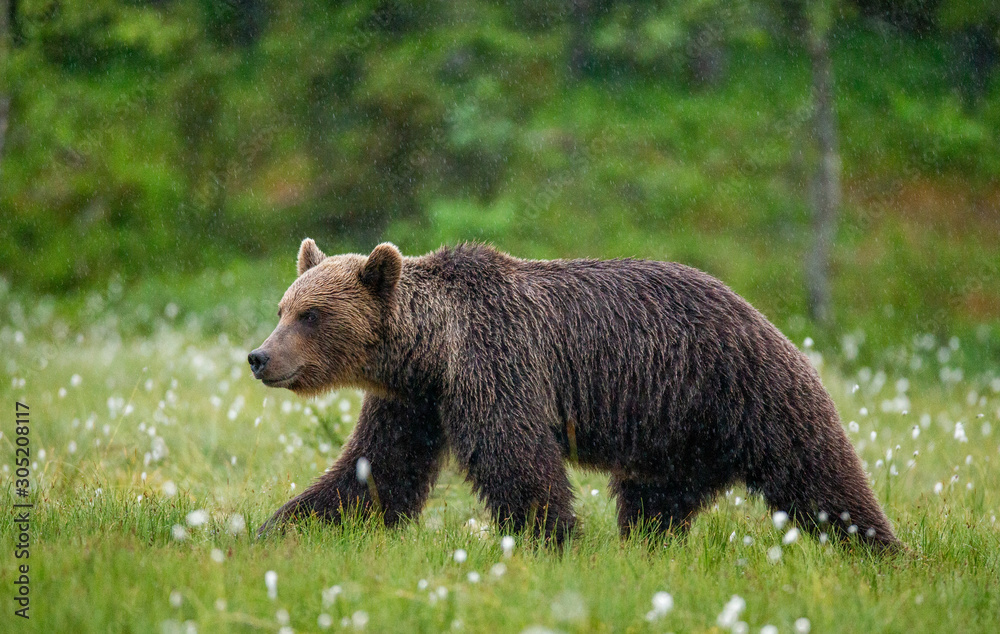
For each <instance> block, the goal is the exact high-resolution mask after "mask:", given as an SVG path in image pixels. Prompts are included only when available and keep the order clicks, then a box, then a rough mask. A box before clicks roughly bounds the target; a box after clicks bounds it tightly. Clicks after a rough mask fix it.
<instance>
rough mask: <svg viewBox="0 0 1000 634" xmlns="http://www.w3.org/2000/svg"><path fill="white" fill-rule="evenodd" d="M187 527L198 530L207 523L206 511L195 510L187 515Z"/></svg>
mask: <svg viewBox="0 0 1000 634" xmlns="http://www.w3.org/2000/svg"><path fill="white" fill-rule="evenodd" d="M186 520H187V525H188V526H190V527H191V528H198V527H199V526H204V525H205V524H207V523H208V511H206V510H204V509H197V510H195V511H191V512H190V513H188V514H187V518H186Z"/></svg>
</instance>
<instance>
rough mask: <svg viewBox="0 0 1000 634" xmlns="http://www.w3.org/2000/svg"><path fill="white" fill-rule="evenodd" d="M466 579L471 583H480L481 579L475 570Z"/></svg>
mask: <svg viewBox="0 0 1000 634" xmlns="http://www.w3.org/2000/svg"><path fill="white" fill-rule="evenodd" d="M465 578H466V579H468V580H469V583H479V580H480V579H481V577H480V576H479V573H478V572H476V571H475V570H473V571H472V572H470V573H469V574H467V575H466V576H465Z"/></svg>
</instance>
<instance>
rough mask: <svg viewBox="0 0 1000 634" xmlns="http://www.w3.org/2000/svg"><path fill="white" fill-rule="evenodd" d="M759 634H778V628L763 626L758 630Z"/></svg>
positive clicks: (775, 626)
mask: <svg viewBox="0 0 1000 634" xmlns="http://www.w3.org/2000/svg"><path fill="white" fill-rule="evenodd" d="M760 634H778V626H777V625H765V626H764V627H762V628H760Z"/></svg>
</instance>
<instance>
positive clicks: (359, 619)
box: [351, 610, 368, 630]
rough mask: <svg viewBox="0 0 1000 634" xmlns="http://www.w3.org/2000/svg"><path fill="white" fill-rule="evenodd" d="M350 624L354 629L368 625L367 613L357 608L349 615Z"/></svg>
mask: <svg viewBox="0 0 1000 634" xmlns="http://www.w3.org/2000/svg"><path fill="white" fill-rule="evenodd" d="M351 625H353V626H354V629H356V630H363V629H365V627H367V626H368V613H367V612H365V611H364V610H358V611H357V612H355V613H354V614H352V615H351Z"/></svg>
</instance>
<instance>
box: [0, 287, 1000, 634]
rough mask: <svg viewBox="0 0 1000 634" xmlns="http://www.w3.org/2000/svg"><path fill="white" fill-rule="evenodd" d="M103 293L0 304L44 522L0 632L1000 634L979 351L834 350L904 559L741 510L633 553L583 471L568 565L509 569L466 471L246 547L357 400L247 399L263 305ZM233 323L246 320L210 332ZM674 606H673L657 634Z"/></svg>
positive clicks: (988, 418) (531, 549)
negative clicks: (409, 509)
mask: <svg viewBox="0 0 1000 634" xmlns="http://www.w3.org/2000/svg"><path fill="white" fill-rule="evenodd" d="M222 286H223V287H225V286H226V285H225V284H223V285H222ZM237 286H238V284H237ZM113 291H114V289H112V292H109V293H107V294H104V295H101V296H100V297H98V299H100V300H101V301H98V299H91V300H90V301H88V302H85V303H84V305H79V306H78V305H70V304H66V303H64V302H61V301H60V302H40V303H37V304H25V303H24V302H22V301H21V300H19V299H18V298H16V297H14V296H12V295H11V294H10V293H7V294H6V295H2V296H0V305H2V308H0V313H3V314H5V320H4V322H2V323H3V325H2V326H0V347H2V348H3V350H4V351H5V355H4V357H5V358H4V360H3V363H4V364H5V375H6V376H7V377H8V378H6V379H5V380H4V381H3V383H2V385H0V395H2V402H3V403H5V407H7V408H8V415H7V417H6V418H5V420H7V421H8V424H5V425H4V426H3V428H2V432H3V436H2V438H0V446H2V447H3V449H2V451H3V453H4V456H5V460H4V461H3V462H4V465H3V466H2V467H0V502H2V504H3V506H4V508H10V507H11V504H12V503H14V502H15V501H17V500H16V499H15V497H14V488H13V487H14V485H13V473H12V467H11V466H8V465H12V460H10V459H6V456H11V457H13V442H12V441H13V433H14V430H13V425H12V424H10V421H12V420H13V415H12V412H13V409H14V402H15V400H17V401H21V402H26V403H27V404H28V405H29V406H30V407H31V434H30V438H31V449H32V452H33V455H32V459H33V460H34V465H33V468H32V479H33V484H34V493H33V500H34V502H35V504H36V507H35V512H34V513H35V514H34V520H33V524H32V527H31V540H32V544H31V557H30V565H31V571H30V577H31V586H30V587H31V597H32V603H31V615H32V618H31V620H30V621H27V622H24V621H22V620H21V619H16V618H15V617H13V616H12V612H13V607H12V603H11V601H10V598H9V597H10V594H9V592H10V589H11V588H12V587H13V585H12V584H13V581H14V578H15V575H14V562H15V560H14V558H13V556H12V555H11V554H10V553H12V552H13V538H14V536H13V531H12V529H13V524H12V516H11V514H10V513H8V512H4V513H2V514H0V533H2V535H3V539H2V542H3V544H4V547H5V552H6V553H8V554H6V555H5V556H4V558H3V562H4V563H3V565H2V566H0V586H2V587H3V588H5V589H7V590H5V595H6V598H5V599H4V606H3V612H2V614H0V629H2V630H3V631H38V632H156V631H163V632H173V631H189V630H190V627H194V628H196V629H197V630H199V631H202V632H225V631H238V632H242V631H278V630H279V628H281V627H282V626H283V625H285V624H286V622H287V626H288V627H291V628H292V629H293V630H294V631H319V630H321V626H320V624H321V619H325V618H326V617H323V616H322V615H327V617H328V620H329V622H330V623H331V625H330V628H329V629H330V630H342V629H345V628H346V629H354V628H356V627H358V626H362V625H364V626H366V627H367V629H368V630H370V631H376V632H380V631H406V632H410V631H417V632H424V631H426V632H437V631H443V630H461V631H515V632H519V631H524V630H526V629H528V628H535V629H533V630H532V631H536V632H540V631H549V630H551V631H567V632H573V631H635V632H646V631H649V632H662V631H676V632H683V631H722V628H721V627H720V626H719V624H718V623H717V619H718V617H719V615H720V613H721V612H722V611H723V607H724V606H725V605H726V603H727V601H729V600H730V598H731V597H732V596H733V595H737V596H739V597H741V598H742V599H743V600H744V601H745V604H746V608H745V611H743V612H742V613H741V614H740V615H739V619H740V621H742V622H743V623H745V624H746V625H747V626H748V627H749V631H755V632H756V631H759V630H760V629H761V628H762V627H763V626H764V625H774V626H776V627H777V628H778V631H780V632H792V631H795V626H796V621H797V620H799V619H808V621H809V623H810V625H811V629H812V631H813V632H827V631H890V632H892V631H901V632H902V631H905V632H921V631H927V632H939V631H962V632H975V631H984V632H985V631H992V630H993V629H994V628H995V626H996V615H997V614H1000V593H998V592H997V587H998V583H1000V578H998V570H1000V525H998V524H997V523H996V516H997V514H998V513H1000V470H998V469H997V463H998V461H1000V453H998V439H1000V378H998V377H997V375H996V374H995V371H996V370H995V368H993V369H991V368H990V366H980V365H975V364H974V363H972V362H967V361H966V360H967V359H974V358H976V357H975V356H974V355H973V356H970V357H966V356H963V350H964V347H970V346H972V345H973V344H972V343H971V342H965V341H957V340H956V341H954V342H953V341H950V340H942V339H935V338H934V337H930V339H928V338H927V337H916V338H914V339H913V341H914V343H913V345H909V346H903V347H901V348H900V349H898V350H892V351H886V352H885V353H884V354H883V353H882V352H878V353H869V356H874V357H876V358H880V359H883V361H882V362H880V363H879V364H878V365H872V366H871V367H864V368H857V367H855V366H854V365H852V363H851V362H850V361H849V360H848V359H846V358H840V355H839V353H837V352H836V351H833V350H829V351H827V350H824V352H826V355H825V359H826V360H825V361H823V362H822V365H821V368H822V372H823V377H824V381H825V383H826V385H827V386H828V388H829V389H830V391H831V393H832V394H833V396H834V398H835V400H836V401H837V403H838V406H839V408H840V411H841V413H842V416H843V417H844V421H845V424H847V425H850V423H851V422H852V421H853V422H854V423H856V424H857V431H853V430H854V429H855V427H854V425H850V426H849V429H851V430H852V431H850V436H851V438H852V440H853V441H854V443H855V446H856V447H857V449H858V451H859V453H860V455H861V457H862V458H863V459H864V460H865V463H866V466H867V469H868V470H869V472H870V473H871V475H872V478H873V481H874V483H875V488H876V491H877V493H878V495H879V498H880V500H881V501H882V502H883V504H884V505H885V507H886V509H887V512H888V514H889V516H890V518H891V520H892V521H893V523H894V525H895V526H896V528H897V530H898V533H899V536H900V538H901V539H902V540H903V541H904V542H906V543H907V544H908V545H909V546H910V548H911V549H912V553H911V554H909V555H906V556H901V557H896V558H889V559H882V558H878V557H874V556H872V555H870V554H867V553H864V552H853V551H849V550H845V549H842V548H838V547H835V546H832V545H829V544H827V545H824V544H820V543H819V542H818V541H816V540H814V539H812V538H808V537H800V538H799V539H798V540H796V541H794V542H792V543H788V544H786V543H783V537H784V536H785V535H786V532H787V530H788V529H787V527H786V528H785V529H783V530H776V529H775V527H774V525H773V523H772V520H771V517H770V515H769V513H768V511H767V509H766V508H765V507H764V506H763V505H762V504H761V503H760V502H759V501H758V500H755V499H751V500H750V501H746V500H744V498H746V492H745V491H744V490H742V489H740V488H737V489H736V490H733V491H730V492H727V494H726V495H723V496H720V497H719V498H718V500H717V504H716V505H715V506H713V507H712V508H710V509H707V510H706V511H705V512H704V513H703V514H702V515H700V516H699V519H698V520H697V521H696V522H695V525H694V529H693V531H692V532H691V534H690V535H689V536H688V537H687V538H686V539H683V540H677V541H673V542H670V543H668V544H666V545H665V546H663V545H657V544H650V543H649V541H648V540H647V539H644V538H643V537H642V536H639V537H637V538H633V539H631V540H629V541H628V542H624V543H623V542H621V541H620V540H619V538H618V535H617V530H616V527H615V524H614V504H613V501H612V500H611V499H609V496H608V493H607V490H606V478H605V477H604V476H603V475H601V474H597V473H592V472H583V471H578V470H573V471H572V474H571V480H572V482H573V484H574V487H575V488H576V491H577V510H578V514H579V516H580V518H581V520H582V529H583V530H582V531H581V533H580V534H579V535H577V536H576V537H575V538H574V539H573V540H572V541H571V542H570V543H569V544H568V545H567V547H566V548H565V550H564V552H563V553H561V554H560V553H557V552H553V551H552V550H549V549H546V548H544V547H540V546H539V545H538V544H537V543H534V542H532V541H531V540H525V539H524V538H523V537H522V536H516V546H515V548H514V549H513V552H512V553H511V556H509V557H507V556H505V554H504V552H503V549H502V548H501V545H500V541H501V538H502V537H503V535H502V533H500V532H499V531H497V530H496V529H495V528H493V527H492V526H491V524H490V518H489V517H488V515H487V514H486V513H485V511H484V509H483V507H482V505H481V504H480V503H479V502H478V501H476V500H475V499H474V498H473V497H472V496H471V494H470V492H469V488H468V486H467V485H466V484H465V483H464V482H463V479H462V476H461V475H460V474H458V473H456V471H455V469H454V468H453V467H449V468H448V469H446V472H445V473H444V475H443V477H442V478H441V480H440V481H439V483H438V485H437V488H436V489H435V492H434V495H433V497H432V499H431V501H430V503H429V504H428V507H427V508H426V509H425V512H424V514H423V515H422V516H421V518H420V521H419V522H418V523H414V524H410V525H408V526H406V527H404V528H402V529H399V530H386V529H385V528H383V527H381V526H379V525H378V524H377V523H376V522H370V521H369V522H365V521H354V522H351V523H350V524H349V525H348V526H346V527H343V528H331V527H328V526H324V525H321V524H307V525H303V526H299V527H298V528H296V529H295V530H292V531H290V532H289V533H288V534H287V535H285V536H284V537H280V538H273V539H268V540H263V541H258V540H256V539H254V538H253V531H254V529H255V528H256V526H257V525H258V524H259V523H261V522H262V521H263V520H264V519H266V518H267V517H268V516H269V514H270V513H271V512H272V511H273V510H274V509H275V508H276V507H277V506H278V505H279V504H281V503H282V502H284V501H285V500H287V499H288V498H289V497H290V496H292V495H293V494H294V493H295V492H298V491H301V490H302V487H303V486H305V485H306V484H307V483H308V482H309V481H310V480H311V479H312V478H313V477H314V476H315V475H317V474H318V473H319V472H320V471H321V470H322V469H323V468H325V467H326V466H327V465H328V464H329V463H330V461H331V460H332V459H334V457H335V456H336V455H337V453H338V451H339V447H340V445H341V443H342V442H343V440H344V438H345V437H346V435H347V434H348V433H349V432H350V429H351V426H352V425H353V422H354V420H355V418H356V415H357V411H358V406H359V403H360V394H358V393H356V392H353V391H343V392H335V393H331V394H328V395H326V396H324V397H322V398H319V399H315V400H311V401H304V400H300V399H298V398H297V397H295V396H293V395H292V394H290V393H288V392H282V391H276V390H269V389H266V388H264V387H262V386H261V385H259V384H258V383H257V382H255V381H253V380H252V378H251V377H250V376H249V373H248V371H247V369H246V362H245V354H246V350H248V349H249V348H250V347H252V346H253V345H255V344H256V343H259V341H260V340H261V339H262V338H263V336H264V335H265V334H266V331H267V330H268V329H269V327H270V325H271V321H273V320H272V319H271V318H270V317H261V316H260V315H261V314H263V312H264V311H265V307H264V306H263V304H262V302H258V301H257V300H255V299H254V297H255V296H254V294H253V293H246V294H240V295H239V296H237V294H236V293H235V292H234V291H232V290H229V291H226V290H225V289H224V288H214V287H213V292H211V293H200V292H198V291H190V294H189V295H186V296H185V297H189V298H199V299H197V300H196V299H190V302H191V306H193V308H191V307H188V306H185V307H182V308H181V309H180V311H179V314H177V315H175V316H173V317H169V316H164V310H163V308H162V307H160V306H152V307H150V306H148V305H147V304H146V303H145V300H143V302H142V303H141V304H140V303H136V300H135V297H134V296H132V295H131V293H130V294H129V299H128V300H125V299H121V298H119V299H117V300H116V299H114V295H115V293H114V292H113ZM141 292H142V291H140V295H141ZM278 292H279V291H278V290H277V289H274V288H267V289H262V290H261V297H264V296H273V297H276V296H277V294H278ZM226 293H228V295H227V294H226ZM119 294H120V293H119ZM149 297H162V295H161V294H152V295H150V296H149ZM147 299H148V298H147ZM272 299H273V298H272ZM199 301H200V302H202V303H201V304H198V303H197V302H199ZM240 301H243V302H245V305H242V308H241V309H240V310H239V311H238V310H235V309H234V310H231V311H230V312H228V313H226V314H221V313H220V312H219V310H218V307H217V306H224V305H230V306H241V304H240V303H239V302H240ZM216 303H218V304H217V305H216ZM267 310H268V311H269V309H267ZM241 311H243V312H241ZM168 312H170V314H173V311H172V310H171V311H168ZM860 345H861V347H862V349H863V348H864V346H865V344H864V343H861V344H860ZM812 354H813V355H814V358H816V359H817V362H818V363H819V361H818V358H819V355H818V354H817V353H816V352H815V351H813V352H812ZM914 359H920V362H919V364H918V363H917V362H915V361H914ZM916 368H919V371H917V369H916ZM959 371H961V372H959ZM74 377H76V378H74ZM904 379H906V380H905V381H904ZM855 386H857V387H856V388H855ZM904 411H905V413H904ZM958 422H961V423H962V428H963V429H964V433H965V435H966V437H967V442H963V441H962V440H961V438H960V437H961V434H956V423H958ZM914 429H919V434H917V435H916V436H914V431H913V430H914ZM956 435H958V436H959V438H956ZM43 451H44V453H43ZM890 452H891V454H890ZM911 461H912V462H911ZM894 474H895V475H894ZM938 483H940V490H939V491H938V492H936V491H935V489H936V485H937V484H938ZM199 510H201V511H204V512H205V513H204V514H201V513H195V514H194V515H192V512H195V511H199ZM199 516H202V517H201V518H199ZM199 519H203V520H204V523H201V524H199ZM470 519H471V520H474V521H475V525H470V523H469V520H470ZM460 549H461V550H464V551H466V553H467V559H466V560H465V561H461V562H459V561H456V557H455V553H456V551H458V550H460ZM769 553H770V554H771V556H770V557H769ZM775 554H780V558H777V559H776V560H773V558H774V557H773V556H774V555H775ZM497 564H503V573H502V574H497V573H498V572H500V570H499V568H498V566H497ZM268 571H274V572H275V573H277V584H276V588H277V596H276V598H270V597H269V596H268V588H267V586H266V585H265V575H266V573H267V572H268ZM476 575H478V577H477V576H476ZM333 588H337V589H339V590H333ZM664 591H665V592H669V593H670V594H671V595H672V598H673V608H672V609H671V610H670V611H668V612H667V613H666V614H664V615H662V616H660V617H659V618H655V619H653V620H647V614H648V613H650V611H651V609H652V607H653V604H652V599H653V596H654V594H655V593H657V592H664ZM802 625H804V622H802V621H799V626H802ZM189 626H190V627H189ZM739 627H740V626H737V628H736V629H734V630H733V631H738V630H739ZM541 628H544V629H541Z"/></svg>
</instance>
